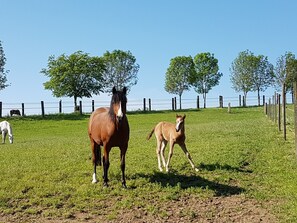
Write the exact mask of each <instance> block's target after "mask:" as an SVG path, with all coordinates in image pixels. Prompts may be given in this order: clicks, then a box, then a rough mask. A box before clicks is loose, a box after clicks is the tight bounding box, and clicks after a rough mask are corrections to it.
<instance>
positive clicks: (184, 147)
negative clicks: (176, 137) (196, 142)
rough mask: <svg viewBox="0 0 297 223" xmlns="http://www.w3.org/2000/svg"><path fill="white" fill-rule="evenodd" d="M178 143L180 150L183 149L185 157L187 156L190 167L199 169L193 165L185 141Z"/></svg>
mask: <svg viewBox="0 0 297 223" xmlns="http://www.w3.org/2000/svg"><path fill="white" fill-rule="evenodd" d="M179 145H180V147H181V148H182V150H183V151H184V153H185V154H186V156H187V158H188V160H189V162H190V164H191V166H192V168H193V169H195V170H196V171H199V169H198V168H196V167H195V165H194V162H193V160H192V157H191V155H190V153H189V152H188V150H187V147H186V144H185V143H180V144H179Z"/></svg>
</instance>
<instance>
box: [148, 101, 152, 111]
mask: <svg viewBox="0 0 297 223" xmlns="http://www.w3.org/2000/svg"><path fill="white" fill-rule="evenodd" d="M149 111H152V102H151V99H150V98H149Z"/></svg>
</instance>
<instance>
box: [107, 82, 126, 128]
mask: <svg viewBox="0 0 297 223" xmlns="http://www.w3.org/2000/svg"><path fill="white" fill-rule="evenodd" d="M126 94H127V88H126V87H124V88H123V90H122V91H117V90H116V88H115V87H113V89H112V98H111V103H110V111H111V112H112V113H113V114H114V115H115V117H116V119H117V120H118V121H119V122H120V121H122V119H123V117H124V115H125V114H126V111H127V109H126V104H127V97H126Z"/></svg>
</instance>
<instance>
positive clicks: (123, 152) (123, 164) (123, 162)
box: [120, 145, 128, 188]
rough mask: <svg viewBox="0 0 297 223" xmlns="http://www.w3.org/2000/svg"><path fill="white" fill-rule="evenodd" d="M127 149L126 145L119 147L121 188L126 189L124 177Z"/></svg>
mask: <svg viewBox="0 0 297 223" xmlns="http://www.w3.org/2000/svg"><path fill="white" fill-rule="evenodd" d="M127 148H128V145H125V146H121V147H120V150H121V170H122V186H123V188H127V186H126V177H125V168H126V151H127Z"/></svg>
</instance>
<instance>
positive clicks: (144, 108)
mask: <svg viewBox="0 0 297 223" xmlns="http://www.w3.org/2000/svg"><path fill="white" fill-rule="evenodd" d="M145 110H146V103H145V98H143V111H144V112H145Z"/></svg>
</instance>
